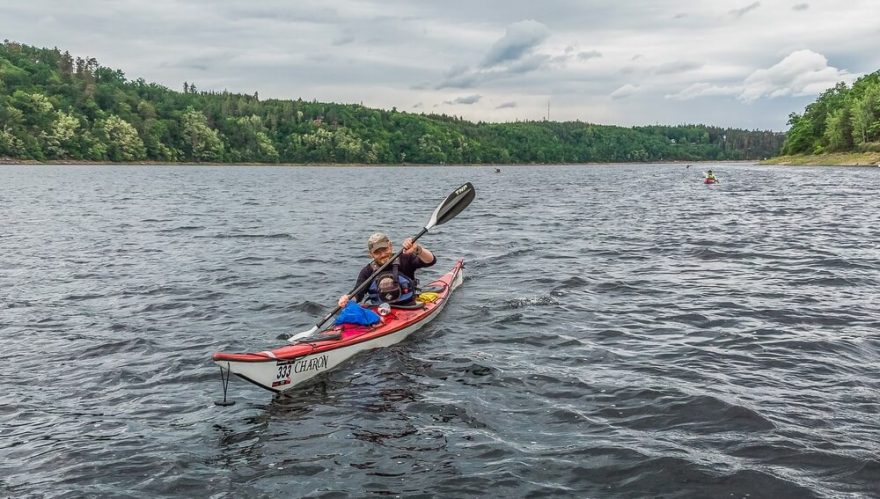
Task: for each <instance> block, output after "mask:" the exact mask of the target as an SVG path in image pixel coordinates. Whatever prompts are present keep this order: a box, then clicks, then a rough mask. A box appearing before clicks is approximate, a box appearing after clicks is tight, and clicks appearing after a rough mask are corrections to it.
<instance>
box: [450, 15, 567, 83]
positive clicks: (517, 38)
mask: <svg viewBox="0 0 880 499" xmlns="http://www.w3.org/2000/svg"><path fill="white" fill-rule="evenodd" d="M549 34H550V30H549V29H548V28H547V26H544V25H543V24H541V23H539V22H537V21H532V20H528V21H520V22H516V23H513V24H511V25H509V26H508V27H507V30H506V32H505V34H504V36H502V37H501V38H499V39H498V40H497V41H496V42H495V43H494V44H492V46H491V47H490V48H489V52H488V53H487V54H486V56H485V57H484V58H483V60H482V61H480V63H479V64H477V65H476V66H474V67H469V66H463V65H455V66H452V67H451V68H450V69H449V70H448V71H447V72H446V77H445V79H444V80H443V81H442V82H440V83H439V84H438V85H437V87H436V88H437V89H442V88H472V87H475V86H477V85H480V84H482V83H485V82H487V81H491V80H497V79H502V78H510V77H513V76H517V75H522V74H525V73H530V72H532V71H535V70H537V69H539V68H540V67H542V66H543V65H544V64H546V63H547V62H549V61H550V60H551V59H552V58H551V57H550V56H549V55H547V54H540V53H536V52H535V48H536V47H538V46H539V45H540V44H541V43H542V42H543V41H544V40H545V39H546V38H547V37H548V36H549Z"/></svg>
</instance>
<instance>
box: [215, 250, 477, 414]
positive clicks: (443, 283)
mask: <svg viewBox="0 0 880 499" xmlns="http://www.w3.org/2000/svg"><path fill="white" fill-rule="evenodd" d="M463 266H464V260H459V261H458V262H456V264H455V266H454V267H452V270H450V271H449V272H448V273H447V274H445V275H444V276H443V277H441V278H440V279H437V280H436V281H434V282H432V283H430V284H429V285H428V286H426V287H425V288H424V289H426V290H429V291H430V293H424V294H423V295H422V297H423V298H425V299H427V300H429V301H424V302H422V301H419V302H417V304H418V305H417V306H415V307H414V308H395V307H392V308H391V311H390V312H389V313H388V314H387V315H385V316H382V321H381V322H379V323H378V324H375V325H373V326H360V325H353V324H342V325H339V326H332V327H329V328H325V329H323V330H321V331H318V332H316V333H314V334H311V335H309V336H307V337H305V338H297V336H294V337H293V338H292V340H291V341H296V343H294V344H291V345H286V346H282V347H279V348H275V349H273V350H265V351H262V352H252V353H225V352H218V353H215V354H214V356H213V358H214V362H215V363H216V364H217V365H219V366H220V370H221V374H224V371H226V372H225V376H224V380H225V381H226V382H228V379H229V378H228V376H229V374H235V375H236V376H238V377H240V378H243V379H245V380H247V381H250V382H251V383H254V384H255V385H258V386H261V387H263V388H265V389H267V390H271V391H273V392H282V391H285V390H289V389H291V388H293V387H294V386H296V385H298V384H300V383H302V382H304V381H306V380H309V379H311V378H313V377H315V376H316V375H318V374H321V373H324V372H327V371H329V370H331V369H333V368H334V367H336V366H338V365H339V364H341V363H342V362H344V361H345V360H346V359H348V358H349V357H351V356H353V355H355V354H356V353H358V352H361V351H364V350H370V349H373V348H379V347H387V346H389V345H393V344H395V343H398V342H400V341H402V340H403V339H404V338H406V337H407V336H409V335H410V334H412V333H413V332H415V331H416V330H417V329H419V328H421V327H422V326H424V325H425V324H427V323H428V322H430V321H431V320H433V319H434V318H435V317H437V315H438V314H439V313H440V311H441V310H443V308H444V307H445V306H446V303H447V302H448V301H449V297H450V296H451V295H452V292H453V291H454V290H455V288H457V287H458V286H459V285H461V283H462V282H463V280H464V277H463V275H462V268H463ZM373 310H374V311H375V310H376V307H373ZM225 390H226V387H225V385H224V402H225V400H226V398H225Z"/></svg>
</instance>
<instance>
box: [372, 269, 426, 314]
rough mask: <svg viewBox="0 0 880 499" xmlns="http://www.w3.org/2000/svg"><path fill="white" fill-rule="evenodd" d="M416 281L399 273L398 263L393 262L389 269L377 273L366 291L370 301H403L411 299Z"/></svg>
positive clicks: (375, 302) (376, 302)
mask: <svg viewBox="0 0 880 499" xmlns="http://www.w3.org/2000/svg"><path fill="white" fill-rule="evenodd" d="M415 290H416V282H414V281H413V280H412V279H410V278H409V277H407V276H405V275H403V274H401V273H400V265H399V264H398V263H397V262H394V265H392V266H391V270H390V271H385V272H382V273H381V274H379V275H377V276H376V278H375V279H373V282H371V283H370V287H369V288H368V290H367V293H368V294H369V296H370V301H372V302H373V303H374V304H378V303H383V302H384V303H404V302H408V301H410V300H412V298H413V295H414V294H415Z"/></svg>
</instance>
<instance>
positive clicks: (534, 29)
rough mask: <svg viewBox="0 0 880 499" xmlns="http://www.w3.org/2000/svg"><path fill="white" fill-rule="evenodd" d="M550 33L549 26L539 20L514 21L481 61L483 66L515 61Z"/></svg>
mask: <svg viewBox="0 0 880 499" xmlns="http://www.w3.org/2000/svg"><path fill="white" fill-rule="evenodd" d="M549 35H550V30H549V29H548V28H547V26H544V25H543V24H541V23H539V22H538V21H533V20H527V21H520V22H517V23H513V24H511V25H510V26H508V27H507V31H506V33H505V34H504V36H502V37H501V38H500V39H499V40H498V41H496V42H495V43H494V44H493V45H492V47H490V48H489V53H487V54H486V57H484V58H483V61H482V62H481V63H480V67H482V68H491V67H495V66H498V65H500V64H505V63H509V62H514V61H516V60H518V59H520V58H521V57H523V56H524V55H526V54H527V53H528V52H529V51H530V50H532V49H534V48H535V47H537V46H538V45H540V44H541V42H543V41H544V40H546V39H547V37H548V36H549Z"/></svg>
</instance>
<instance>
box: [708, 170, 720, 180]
mask: <svg viewBox="0 0 880 499" xmlns="http://www.w3.org/2000/svg"><path fill="white" fill-rule="evenodd" d="M706 180H712V181H717V180H718V179H717V178H715V174H714V173H712V170H709V171H707V172H706Z"/></svg>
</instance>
